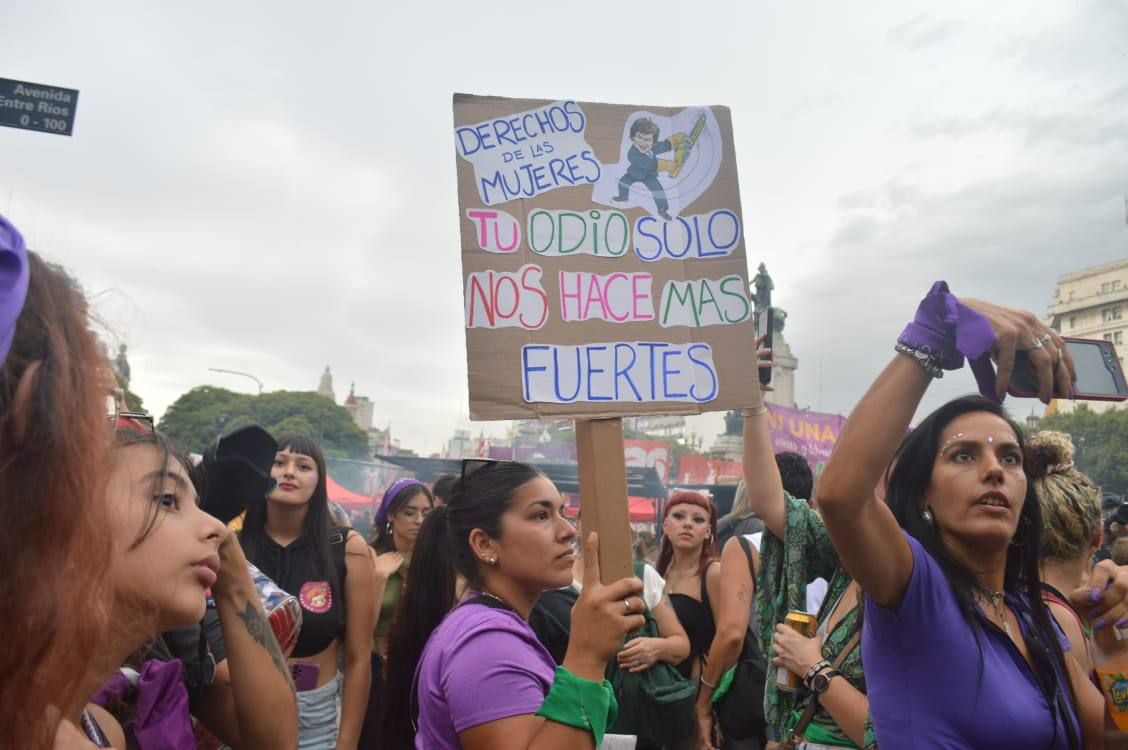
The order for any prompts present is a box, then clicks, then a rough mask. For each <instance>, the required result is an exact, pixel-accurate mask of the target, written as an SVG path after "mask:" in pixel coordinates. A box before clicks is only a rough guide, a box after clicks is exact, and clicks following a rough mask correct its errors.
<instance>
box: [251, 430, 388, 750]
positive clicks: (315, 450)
mask: <svg viewBox="0 0 1128 750" xmlns="http://www.w3.org/2000/svg"><path fill="white" fill-rule="evenodd" d="M277 442H278V453H277V454H276V455H275V459H274V467H273V469H272V470H271V476H272V477H273V478H274V480H275V482H276V483H277V486H276V488H275V489H274V491H273V492H271V494H270V495H269V496H268V497H267V498H266V500H265V502H252V503H250V504H249V505H248V507H247V515H246V519H245V520H244V522H243V529H242V531H241V533H240V538H241V539H242V542H243V547H244V548H245V549H246V551H247V558H248V559H249V560H250V561H251V562H253V563H254V564H255V565H256V566H258V568H259V569H260V570H261V571H262V572H263V573H265V574H266V575H267V576H269V577H270V578H271V579H273V580H274V581H275V582H276V583H277V584H278V585H279V586H280V587H281V588H282V589H283V590H284V591H288V592H290V593H292V594H294V595H295V596H297V597H298V602H299V603H300V604H301V607H302V628H301V632H300V634H299V636H298V642H297V645H296V646H295V647H294V651H293V653H292V654H291V657H290V664H291V667H292V668H296V670H297V671H298V672H299V673H302V674H304V675H315V677H313V678H312V679H311V680H310V682H309V683H306V682H304V681H303V682H302V684H300V685H298V686H297V687H298V691H299V692H298V724H299V731H300V739H299V744H298V747H299V748H300V749H301V750H333V749H334V748H336V749H337V750H355V748H356V747H357V746H358V742H359V739H360V732H361V726H362V723H363V721H364V714H365V709H366V708H367V705H368V695H369V689H370V684H371V677H372V666H371V651H372V649H371V642H372V622H373V619H374V614H375V603H374V599H373V589H374V581H373V574H372V562H371V558H370V557H369V553H368V545H367V544H366V543H365V541H364V539H363V537H361V536H360V535H359V534H357V533H356V532H355V531H352V530H351V529H342V528H337V527H334V526H332V525H331V519H330V516H329V510H328V504H329V495H328V491H327V490H326V477H327V473H326V468H325V457H324V455H323V454H322V452H321V448H320V447H319V446H318V445H317V443H316V442H314V441H313V440H311V439H310V438H308V437H306V436H304V435H281V436H279V437H278V438H277ZM338 664H340V665H341V668H340V669H338Z"/></svg>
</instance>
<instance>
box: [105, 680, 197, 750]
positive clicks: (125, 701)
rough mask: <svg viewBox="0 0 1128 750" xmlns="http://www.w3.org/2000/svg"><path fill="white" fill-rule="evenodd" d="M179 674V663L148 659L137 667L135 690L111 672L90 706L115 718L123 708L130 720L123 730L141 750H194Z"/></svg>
mask: <svg viewBox="0 0 1128 750" xmlns="http://www.w3.org/2000/svg"><path fill="white" fill-rule="evenodd" d="M183 674H184V666H183V665H182V664H181V663H180V660H179V659H173V660H172V661H160V660H158V659H150V660H149V661H147V662H145V664H144V665H143V666H142V667H141V673H140V677H139V678H138V680H137V686H136V687H134V686H133V685H131V684H130V683H129V680H128V679H127V678H126V677H125V675H123V674H122V673H121V672H115V673H114V675H113V676H112V677H111V678H110V679H109V680H107V681H106V683H105V684H104V685H102V687H101V688H100V689H99V690H98V692H97V693H95V694H94V698H93V699H92V702H93V703H96V704H98V705H99V706H102V707H103V708H105V709H106V710H108V711H110V712H111V713H113V714H115V715H118V716H120V715H121V713H122V707H123V706H127V707H128V709H127V710H128V712H129V716H130V718H129V719H127V720H126V721H125V722H124V729H125V731H126V733H127V734H129V735H132V736H133V737H134V738H135V739H136V740H137V746H138V747H139V748H141V750H195V748H196V739H195V736H194V734H193V731H192V720H191V718H190V717H189V715H188V689H187V688H186V687H185V686H184V677H183Z"/></svg>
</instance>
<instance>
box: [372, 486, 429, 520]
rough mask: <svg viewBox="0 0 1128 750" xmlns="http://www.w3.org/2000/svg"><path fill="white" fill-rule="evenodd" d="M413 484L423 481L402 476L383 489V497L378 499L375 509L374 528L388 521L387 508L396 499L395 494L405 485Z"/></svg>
mask: <svg viewBox="0 0 1128 750" xmlns="http://www.w3.org/2000/svg"><path fill="white" fill-rule="evenodd" d="M413 484H418V485H422V484H423V483H422V482H420V481H419V480H418V479H412V478H411V477H403V478H402V479H397V480H396V481H394V482H392V486H391V487H389V488H388V489H387V490H385V491H384V497H383V498H382V499H381V500H380V507H379V508H377V509H376V520H375V521H374V525H375V526H376V528H380V527H381V526H383V525H384V524H386V523H387V522H388V508H390V507H391V506H392V501H393V500H395V499H396V495H398V494H399V493H400V491H401V490H402V489H404V488H405V487H410V486H411V485H413Z"/></svg>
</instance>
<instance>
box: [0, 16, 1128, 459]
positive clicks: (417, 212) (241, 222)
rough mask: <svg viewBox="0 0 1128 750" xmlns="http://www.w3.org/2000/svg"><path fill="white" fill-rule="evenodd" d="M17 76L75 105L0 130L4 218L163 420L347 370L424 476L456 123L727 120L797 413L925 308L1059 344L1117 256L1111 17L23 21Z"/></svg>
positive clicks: (14, 19) (435, 398) (446, 303)
mask: <svg viewBox="0 0 1128 750" xmlns="http://www.w3.org/2000/svg"><path fill="white" fill-rule="evenodd" d="M0 77H6V78H16V79H22V80H28V81H34V82H39V83H47V84H54V85H59V86H65V87H69V88H76V89H79V90H80V91H81V97H80V100H79V106H78V113H77V119H76V125H75V130H74V136H73V137H72V138H65V137H59V136H53V135H46V134H42V133H35V132H30V131H20V130H15V129H10V128H0V212H2V213H4V214H6V215H8V216H9V217H10V218H11V219H12V220H13V221H14V222H15V223H16V225H17V226H19V227H20V228H21V229H22V230H23V232H24V233H25V235H26V236H27V238H28V241H29V244H30V245H31V246H32V247H33V248H34V249H37V250H39V251H40V252H41V253H43V254H44V255H45V256H47V257H48V258H50V259H52V260H55V261H57V262H61V263H63V264H64V265H65V266H67V267H68V268H69V269H70V270H71V271H72V272H73V273H74V274H76V275H77V276H78V278H79V279H80V280H81V281H82V283H83V284H84V285H85V287H86V288H87V290H88V291H90V292H91V293H96V295H97V296H96V299H97V304H98V309H99V311H100V312H101V314H102V315H103V316H104V317H105V318H106V319H107V320H108V321H109V322H110V324H111V325H112V327H113V329H114V330H115V332H116V334H117V336H118V337H119V338H120V340H121V341H124V342H125V343H127V344H128V345H129V348H130V360H131V363H132V365H133V373H134V380H133V388H134V389H135V390H136V391H137V392H138V393H140V394H141V395H142V396H143V397H144V399H145V403H146V405H147V406H148V407H149V408H150V409H152V410H153V411H154V412H157V413H160V412H161V411H163V410H164V409H165V408H166V407H167V406H168V404H170V403H171V402H172V401H173V400H175V399H176V398H177V396H179V395H180V394H181V393H183V392H184V391H186V390H188V389H189V388H192V387H195V386H198V385H202V384H208V383H210V384H214V385H221V386H225V387H229V388H231V389H233V390H253V385H252V384H251V383H250V381H247V380H244V379H241V378H235V377H230V376H224V375H217V374H215V373H210V372H208V369H207V368H209V367H222V368H229V369H234V370H244V371H248V372H251V373H253V374H255V375H257V376H258V377H259V378H261V379H262V380H263V381H265V383H266V387H267V389H268V390H274V389H304V390H312V389H314V388H316V386H317V380H318V376H319V375H320V373H321V371H322V370H323V369H324V368H325V366H326V365H327V364H328V365H331V366H332V369H333V374H334V377H335V381H336V388H337V393H338V399H343V397H344V395H345V394H346V393H347V392H348V387H349V382H350V381H355V382H356V388H357V392H358V393H359V394H364V395H367V396H369V397H370V398H372V399H373V401H374V402H375V406H376V409H375V411H376V422H377V424H378V425H380V426H383V425H385V424H386V423H388V422H389V421H390V423H391V425H392V429H393V433H394V434H395V435H396V436H397V437H399V438H400V439H401V440H402V441H403V444H404V445H405V446H406V447H411V448H415V449H416V450H419V451H421V452H426V453H430V452H434V451H439V450H441V445H442V443H443V442H444V441H445V440H446V439H447V438H448V437H449V436H450V435H451V433H452V431H453V430H454V429H455V428H456V427H458V426H460V425H461V426H469V423H467V422H466V419H465V414H466V410H467V407H466V402H467V393H466V371H465V369H466V364H465V362H466V359H465V344H464V339H463V327H462V326H463V323H462V291H461V273H460V266H459V237H458V229H459V225H458V207H457V201H456V196H455V180H454V164H455V155H454V147H453V146H454V144H453V138H452V124H451V123H452V120H451V94H452V93H453V92H456V91H460V92H467V93H478V94H496V95H502V96H514V97H530V98H545V99H558V98H573V99H577V100H581V101H583V100H588V101H607V102H621V103H631V104H643V105H674V106H680V105H693V104H724V105H728V106H730V107H731V108H732V114H733V121H734V128H735V139H736V148H737V155H738V159H739V171H740V188H741V194H742V203H743V212H744V220H745V225H746V229H745V235H746V240H747V248H748V256H749V262H750V264H751V265H752V267H753V268H755V265H756V264H758V263H759V262H761V261H763V262H766V263H767V265H768V268H769V270H770V272H771V274H772V276H773V278H774V280H775V285H776V289H775V296H774V301H775V303H776V304H777V305H780V306H782V307H783V308H785V309H786V310H787V312H788V313H789V316H790V317H789V318H788V322H787V329H786V336H787V339H788V341H789V342H790V344H791V347H792V350H793V352H794V354H795V355H796V356H797V357H798V358H799V371H798V375H797V395H796V399H797V401H798V405H799V406H801V407H803V406H810V407H811V408H815V409H819V408H821V409H822V410H824V411H834V412H843V413H846V412H848V411H849V409H850V407H851V406H852V404H853V403H854V402H855V401H856V400H857V399H858V397H859V396H860V395H861V393H862V392H863V390H864V389H865V387H866V386H867V385H868V383H869V382H870V380H871V379H872V377H873V376H874V375H875V374H876V372H877V371H878V369H879V368H880V367H881V366H882V365H883V364H884V362H885V361H886V360H887V359H888V357H889V356H890V353H891V347H892V343H893V341H894V339H895V337H896V335H897V333H898V332H899V331H900V329H901V327H902V326H903V324H904V322H905V321H906V319H907V318H909V317H911V314H912V312H913V310H914V309H915V304H916V301H917V300H918V299H919V298H920V297H921V296H922V295H923V293H924V292H925V291H926V290H927V288H928V285H929V284H930V283H931V282H932V281H933V280H934V279H936V278H946V279H947V280H948V281H949V282H950V283H951V285H952V288H953V291H955V292H956V293H957V294H965V295H968V296H978V297H985V298H990V299H993V300H995V301H998V302H1003V303H1008V304H1014V305H1019V306H1024V307H1027V308H1030V309H1033V310H1035V311H1036V312H1038V313H1039V314H1044V313H1045V310H1046V307H1047V305H1048V303H1049V301H1050V296H1051V294H1052V292H1053V289H1054V286H1055V281H1056V279H1057V277H1058V276H1059V275H1061V274H1063V273H1067V272H1070V271H1074V270H1077V269H1079V268H1082V267H1085V266H1091V265H1096V264H1099V263H1104V262H1108V261H1111V260H1115V259H1118V258H1123V257H1125V256H1128V227H1126V226H1125V204H1124V195H1125V193H1126V192H1128V3H1125V2H1124V0H1077V1H1075V2H1042V3H1035V2H995V3H989V4H988V3H982V2H977V1H973V2H948V3H944V4H937V3H927V4H925V3H911V2H904V1H903V0H896V1H883V2H866V3H836V2H824V3H814V2H794V3H768V2H744V3H738V2H728V3H717V2H702V1H698V2H694V3H685V2H676V3H675V2H662V1H658V2H649V3H643V4H640V3H625V2H614V1H613V0H601V1H600V2H583V1H580V0H571V2H568V3H528V2H525V3H517V2H501V3H487V4H481V3H463V2H441V3H440V2H415V3H404V4H396V3H386V2H351V1H346V2H335V3H329V4H324V5H322V6H320V7H318V6H317V4H313V3H308V2H302V3H298V2H289V1H286V0H283V1H278V2H273V3H231V2H213V1H211V0H205V1H202V2H194V3H187V4H184V3H177V4H171V3H153V2H148V1H147V0H145V1H142V0H138V1H136V2H124V1H122V0H106V1H105V2H101V3H80V2H70V3H66V2H56V1H54V0H36V2H24V3H12V4H9V6H8V7H6V8H5V10H4V12H3V23H0ZM820 372H821V378H820ZM972 389H973V380H972V378H971V375H970V373H969V372H967V371H966V370H965V371H963V372H960V373H955V374H950V375H948V376H947V377H946V378H945V379H944V380H943V381H942V382H941V383H940V384H939V385H938V386H937V387H936V388H934V389H933V391H932V392H930V394H929V399H928V401H927V402H926V404H925V406H926V408H932V407H934V406H935V405H937V404H938V403H940V402H941V401H942V400H944V399H946V398H947V397H949V396H952V395H955V394H958V393H961V392H965V391H969V390H972ZM1029 410H1030V405H1029V404H1018V405H1017V406H1016V407H1015V411H1017V412H1018V413H1019V416H1024V415H1025V414H1027V413H1029ZM694 421H695V424H696V427H697V429H698V430H699V431H700V432H703V433H704V434H705V435H706V436H707V439H706V445H708V444H709V443H710V442H711V438H712V436H713V435H714V434H715V433H716V432H718V431H721V429H722V427H723V425H722V422H721V419H720V416H719V415H709V416H706V417H701V418H695V420H694ZM484 427H485V429H486V431H487V433H491V432H492V433H495V434H501V432H502V426H501V425H500V424H494V423H487V424H485V425H484ZM473 429H474V432H475V434H476V433H477V431H478V429H479V427H478V426H477V425H475V426H474V427H473Z"/></svg>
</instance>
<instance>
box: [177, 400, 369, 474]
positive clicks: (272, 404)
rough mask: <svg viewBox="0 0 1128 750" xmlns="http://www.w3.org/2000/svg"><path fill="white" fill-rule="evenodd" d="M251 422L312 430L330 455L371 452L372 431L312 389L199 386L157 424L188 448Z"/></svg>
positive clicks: (280, 429)
mask: <svg viewBox="0 0 1128 750" xmlns="http://www.w3.org/2000/svg"><path fill="white" fill-rule="evenodd" d="M248 424H257V425H261V426H262V427H263V428H264V429H265V430H266V431H267V432H269V433H271V434H272V435H280V434H282V433H284V432H299V433H302V434H305V435H309V436H310V437H312V438H313V439H314V440H317V441H318V442H319V443H320V444H321V449H322V450H323V451H325V454H326V455H331V456H340V457H344V458H365V457H367V455H368V436H367V435H365V433H364V431H363V430H362V429H360V428H359V427H357V426H356V423H355V422H353V420H352V417H350V416H349V413H348V412H347V411H346V410H345V408H344V407H343V406H339V405H337V404H335V403H333V402H332V401H330V400H329V399H327V398H325V397H324V396H322V395H320V394H318V393H313V392H304V391H275V392H273V393H264V394H262V395H258V396H253V395H250V394H245V393H235V392H233V391H229V390H227V389H225V388H216V387H213V386H201V387H199V388H193V389H192V390H190V391H188V392H187V393H185V394H184V395H183V396H181V397H180V398H178V399H177V400H176V401H175V402H174V403H173V404H172V405H171V406H170V407H168V410H167V411H166V412H165V413H164V416H163V417H162V418H161V421H160V425H159V427H160V429H161V431H162V432H164V433H166V434H168V435H170V436H171V437H173V438H175V439H176V440H177V441H178V442H179V443H180V444H181V445H183V446H184V447H185V448H187V449H188V450H190V451H194V452H196V453H199V452H201V451H202V450H203V449H204V448H205V447H206V446H207V444H208V443H210V442H211V441H212V440H214V439H215V438H216V436H218V435H221V434H227V433H230V432H232V431H233V430H236V429H238V428H239V427H244V426H246V425H248Z"/></svg>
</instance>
